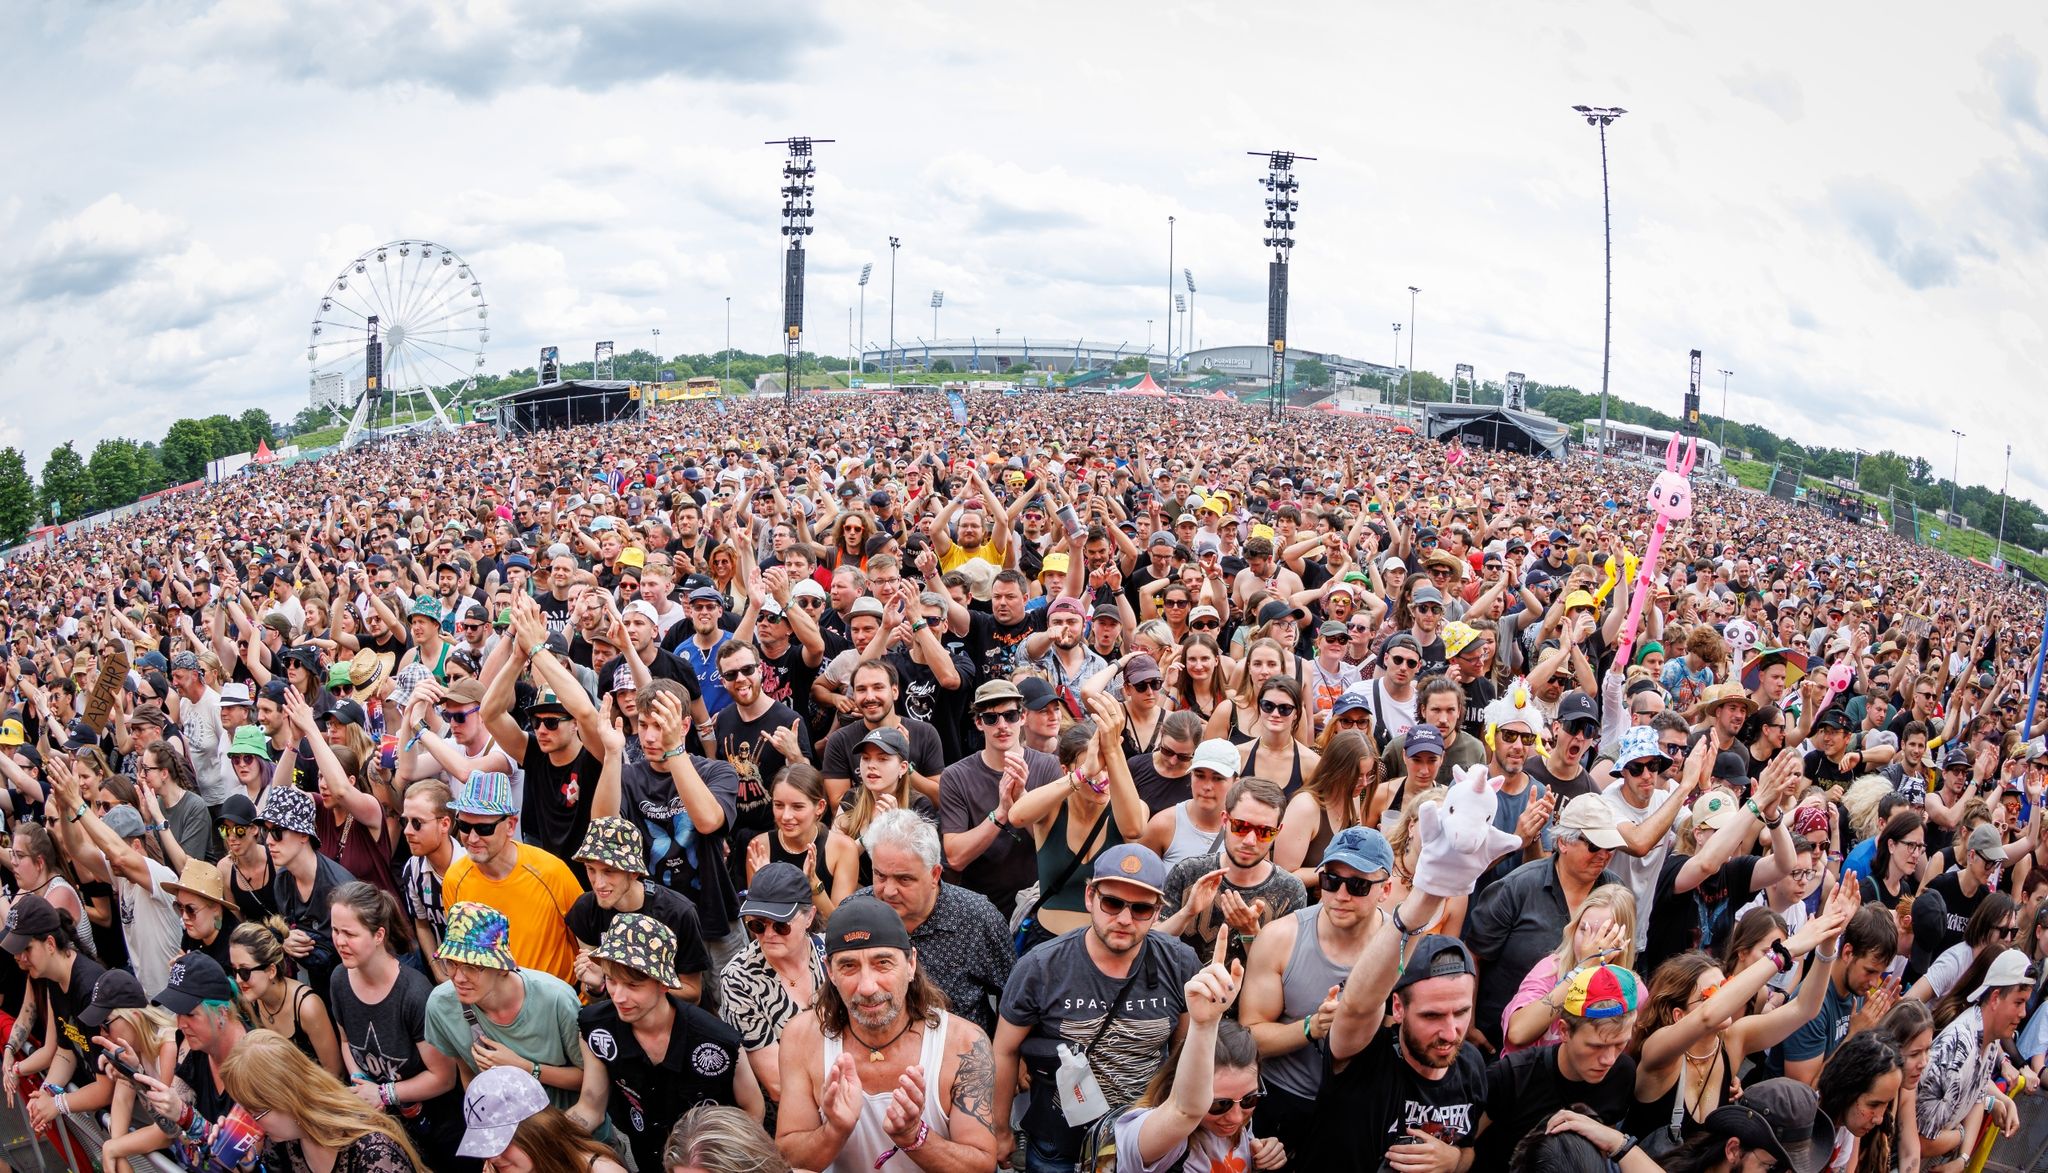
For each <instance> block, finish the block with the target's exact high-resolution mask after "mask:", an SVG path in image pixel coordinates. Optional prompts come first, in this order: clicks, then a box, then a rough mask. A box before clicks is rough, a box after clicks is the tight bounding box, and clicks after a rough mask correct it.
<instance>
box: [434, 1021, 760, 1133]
mask: <svg viewBox="0 0 2048 1173" xmlns="http://www.w3.org/2000/svg"><path fill="white" fill-rule="evenodd" d="M668 1001H669V1005H670V1006H672V1007H674V1008H675V1014H676V1020H675V1026H674V1027H673V1028H672V1029H671V1030H670V1032H669V1039H668V1049H667V1051H666V1052H665V1053H664V1054H663V1055H662V1057H661V1060H660V1061H659V1062H654V1061H652V1060H650V1059H649V1058H648V1057H647V1052H646V1051H645V1050H643V1049H642V1048H641V1046H640V1040H639V1039H637V1038H635V1037H634V1036H633V1028H632V1027H630V1026H628V1025H626V1024H625V1023H623V1022H621V1021H619V1015H618V1011H616V1010H614V1009H613V1008H612V1003H611V999H609V998H607V999H605V1000H603V1001H601V1002H593V1003H591V1004H590V1005H588V1006H585V1007H584V1008H583V1011H582V1013H581V1014H579V1015H577V1019H576V1029H577V1031H578V1033H580V1034H581V1035H582V1036H583V1042H584V1045H585V1046H588V1047H589V1048H590V1053H591V1055H593V1056H594V1057H596V1058H597V1060H598V1061H599V1062H601V1063H603V1064H604V1066H605V1075H606V1076H607V1077H608V1078H609V1079H610V1081H611V1097H610V1101H609V1102H608V1103H607V1104H606V1105H605V1112H606V1114H607V1115H609V1116H610V1117H611V1121H612V1127H614V1128H616V1129H618V1130H619V1131H620V1132H622V1133H624V1134H625V1136H626V1139H627V1141H628V1142H629V1143H631V1144H632V1146H633V1156H634V1159H635V1161H636V1162H637V1164H638V1165H639V1167H640V1168H642V1169H660V1168H663V1167H664V1166H663V1165H662V1163H661V1150H662V1148H663V1146H664V1145H666V1144H667V1143H668V1134H669V1131H670V1130H671V1129H673V1128H674V1127H675V1124H676V1121H678V1120H680V1119H682V1117H683V1113H685V1112H688V1111H689V1110H690V1109H692V1108H694V1107H696V1106H697V1105H699V1104H725V1105H728V1106H731V1107H738V1101H737V1100H736V1099H735V1098H734V1096H733V1071H734V1069H735V1067H736V1065H737V1064H740V1063H744V1062H746V1059H745V1058H744V1057H743V1056H742V1055H741V1053H740V1034H739V1032H738V1031H736V1030H734V1029H733V1028H732V1027H730V1026H727V1025H726V1024H725V1023H723V1022H720V1021H719V1020H718V1019H717V1018H716V1017H715V1016H713V1015H711V1014H708V1013H706V1012H705V1011H703V1010H700V1009H698V1008H697V1007H695V1006H692V1005H690V1004H689V1003H688V1002H685V1001H683V1000H682V999H681V998H678V997H676V996H675V995H673V994H671V995H669V999H668ZM456 1115H457V1118H458V1120H459V1119H460V1116H461V1113H459V1112H458V1113H457V1114H456Z"/></svg>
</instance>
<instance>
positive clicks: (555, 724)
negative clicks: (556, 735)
mask: <svg viewBox="0 0 2048 1173" xmlns="http://www.w3.org/2000/svg"><path fill="white" fill-rule="evenodd" d="M568 723H569V718H567V717H535V718H534V719H533V727H534V728H535V729H545V730H547V731H548V732H549V733H553V732H554V731H555V730H557V729H560V728H561V727H562V726H564V725H566V724H568Z"/></svg>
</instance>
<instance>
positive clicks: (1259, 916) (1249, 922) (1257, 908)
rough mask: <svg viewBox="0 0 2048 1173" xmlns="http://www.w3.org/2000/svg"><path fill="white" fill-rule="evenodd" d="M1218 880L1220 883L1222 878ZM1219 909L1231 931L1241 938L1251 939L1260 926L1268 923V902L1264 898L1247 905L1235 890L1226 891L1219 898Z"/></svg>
mask: <svg viewBox="0 0 2048 1173" xmlns="http://www.w3.org/2000/svg"><path fill="white" fill-rule="evenodd" d="M1218 879H1219V881H1220V879H1221V877H1220V876H1219V877H1218ZM1217 908H1218V909H1219V910H1220V911H1221V912H1222V913H1223V919H1224V920H1225V921H1226V922H1227V923H1228V924H1229V925H1230V927H1231V929H1232V930H1233V931H1235V932H1236V933H1237V934H1238V935H1239V936H1241V937H1249V936H1251V935H1253V934H1254V933H1257V932H1258V931H1259V928H1260V926H1262V925H1264V924H1265V923H1266V901H1265V900H1264V898H1260V899H1258V900H1254V901H1252V902H1251V903H1250V904H1246V903H1245V900H1244V897H1242V896H1240V895H1238V893H1237V889H1235V888H1231V889H1227V890H1225V891H1224V892H1223V893H1222V895H1221V896H1219V897H1218V898H1217Z"/></svg>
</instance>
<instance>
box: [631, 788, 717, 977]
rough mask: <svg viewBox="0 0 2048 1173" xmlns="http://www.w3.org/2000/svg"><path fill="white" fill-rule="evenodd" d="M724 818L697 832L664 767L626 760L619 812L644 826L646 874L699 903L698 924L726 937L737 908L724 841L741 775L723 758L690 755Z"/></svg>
mask: <svg viewBox="0 0 2048 1173" xmlns="http://www.w3.org/2000/svg"><path fill="white" fill-rule="evenodd" d="M690 765H691V767H692V768H694V769H695V770H696V771H697V777H698V778H699V779H701V780H702V781H703V783H704V785H705V787H706V788H707V789H709V790H710V791H711V797H712V798H713V799H714V800H716V801H717V803H718V808H719V812H720V814H721V815H722V817H723V822H722V824H721V825H720V826H719V828H718V829H717V830H715V831H712V832H709V833H708V834H707V833H706V832H703V831H699V830H698V829H697V826H696V824H695V823H693V822H692V821H691V820H690V812H689V809H688V808H687V807H685V806H684V805H683V796H682V794H681V793H680V792H678V791H677V790H676V781H675V778H674V777H673V776H672V775H671V774H670V773H669V772H668V771H667V770H666V769H657V768H656V766H655V765H652V764H649V763H648V762H645V761H639V762H627V763H626V765H625V767H624V770H623V772H622V773H621V775H620V778H619V788H620V792H621V793H620V799H619V801H620V813H621V814H623V815H625V816H626V817H627V818H629V819H631V820H632V821H633V822H634V823H635V824H636V825H638V826H639V828H640V838H641V841H642V842H643V843H645V844H646V845H647V879H648V882H649V883H650V884H654V885H658V886H660V887H663V888H669V889H673V890H674V891H676V892H680V893H682V894H683V895H684V896H686V897H688V898H689V900H690V903H692V904H694V905H696V906H697V925H698V928H700V929H701V930H702V931H703V933H704V935H705V936H707V937H714V938H716V937H723V936H725V935H726V932H727V930H728V929H729V928H730V927H731V925H732V921H733V917H734V916H735V915H737V914H738V912H739V900H738V898H737V897H736V896H735V895H734V891H733V883H732V874H731V873H730V872H729V871H727V870H726V866H725V841H726V836H727V834H728V833H729V832H730V830H731V828H732V822H733V819H734V818H735V817H736V815H737V814H738V811H739V786H740V779H739V774H738V773H736V772H735V771H734V770H733V768H732V767H731V766H729V765H726V764H725V763H724V762H719V761H713V760H712V759H710V758H702V757H698V756H697V755H695V754H691V755H690Z"/></svg>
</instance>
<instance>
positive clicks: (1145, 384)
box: [1117, 371, 1166, 399]
mask: <svg viewBox="0 0 2048 1173" xmlns="http://www.w3.org/2000/svg"><path fill="white" fill-rule="evenodd" d="M1117 394H1118V395H1143V396H1146V397H1148V398H1151V399H1164V398H1166V392H1165V391H1162V390H1160V388H1159V384H1157V383H1155V382H1153V381H1152V372H1150V371H1147V372H1145V377H1144V378H1142V379H1140V380H1138V381H1137V382H1136V383H1135V384H1133V385H1131V386H1129V387H1125V388H1123V389H1122V390H1120V391H1118V392H1117Z"/></svg>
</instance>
